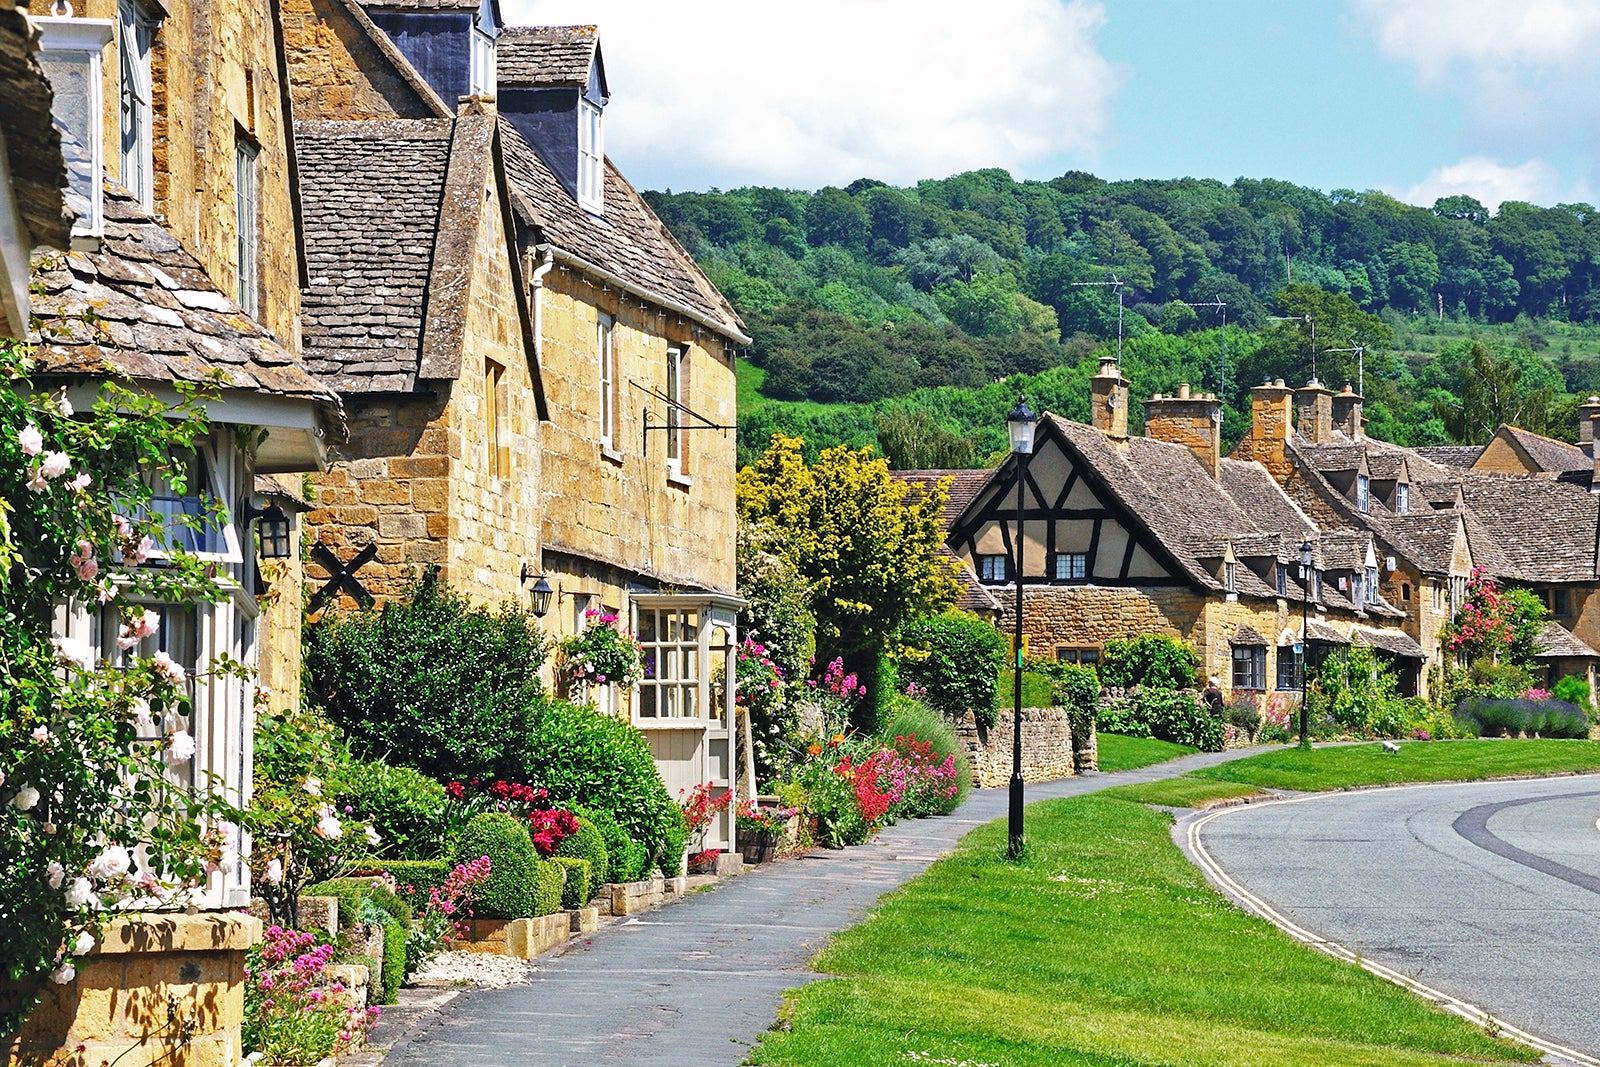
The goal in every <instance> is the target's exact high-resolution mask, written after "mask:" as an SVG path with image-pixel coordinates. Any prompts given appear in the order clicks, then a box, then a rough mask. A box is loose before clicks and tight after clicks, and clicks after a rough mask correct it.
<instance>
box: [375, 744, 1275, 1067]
mask: <svg viewBox="0 0 1600 1067" xmlns="http://www.w3.org/2000/svg"><path fill="white" fill-rule="evenodd" d="M1250 754H1251V753H1249V752H1248V751H1234V752H1227V753H1212V754H1204V755H1195V756H1188V757H1185V758H1183V759H1178V760H1173V761H1171V762H1169V763H1163V764H1160V765H1158V766H1155V767H1148V768H1144V769H1142V770H1137V771H1125V772H1122V773H1118V774H1095V775H1085V776H1082V777H1077V778H1065V779H1061V780H1060V781H1055V782H1043V783H1038V784H1033V785H1029V786H1028V787H1027V799H1028V801H1029V802H1030V803H1031V802H1033V801H1035V800H1043V799H1047V798H1051V797H1064V796H1077V795H1080V794H1083V793H1089V792H1094V791H1095V790H1098V789H1104V788H1106V787H1108V786H1113V785H1125V784H1128V783H1132V782H1150V781H1156V780H1158V779H1162V778H1170V777H1174V776H1176V775H1179V774H1183V773H1185V772H1186V771H1190V770H1194V769H1196V768H1199V767H1204V766H1210V765H1213V764H1216V763H1220V762H1223V761H1225V760H1228V759H1235V758H1238V757H1239V756H1244V755H1250ZM1005 814H1006V791H1005V790H1003V789H988V790H978V791H974V792H973V794H972V796H971V798H970V799H969V800H968V801H967V802H966V803H965V804H964V805H962V807H961V808H960V809H959V810H958V811H956V812H955V814H953V815H948V816H944V817H941V818H933V819H917V820H914V821H911V822H903V823H900V824H899V825H897V826H891V827H889V828H888V829H886V830H884V831H883V832H882V833H880V834H879V835H878V837H877V838H876V839H875V840H874V841H872V842H870V843H868V844H866V845H861V846H858V847H856V848H848V849H844V850H842V851H838V852H828V851H820V850H819V851H816V852H812V853H810V854H809V855H807V856H806V857H804V858H801V859H794V860H785V861H780V862H778V863H773V864H767V865H764V866H763V867H760V868H758V869H756V870H755V871H754V872H752V873H750V874H746V875H743V876H741V877H739V878H735V879H732V880H730V881H728V882H725V883H723V884H722V885H720V886H718V887H717V888H716V889H715V890H714V891H713V892H708V893H697V894H691V895H690V896H689V897H688V898H686V899H685V900H683V901H681V902H679V903H677V904H672V905H669V906H667V907H664V908H661V909H659V910H657V911H653V912H648V913H646V914H644V915H640V916H636V917H630V918H628V919H623V920H620V921H618V922H617V923H616V924H615V925H613V926H610V927H608V928H606V929H604V930H602V931H599V932H598V933H596V934H594V935H593V936H592V937H590V938H587V939H580V940H576V941H574V942H573V943H571V944H570V945H569V946H568V947H567V948H566V949H565V950H563V951H562V952H560V953H558V954H556V955H551V956H546V957H542V958H540V959H539V960H538V961H537V962H536V964H535V967H534V972H533V984H532V985H527V986H515V987H512V988H510V989H504V990H476V991H472V992H468V993H466V994H464V995H462V996H461V997H460V998H459V999H457V1000H456V1001H454V1002H452V1003H451V1004H449V1005H448V1006H447V1007H445V1008H444V1009H443V1010H441V1011H439V1012H438V1013H437V1014H435V1015H433V1016H431V1017H429V1019H428V1020H427V1021H426V1022H424V1023H422V1024H421V1025H420V1026H419V1027H418V1028H417V1029H416V1030H413V1031H411V1032H408V1033H406V1034H405V1035H404V1036H403V1037H401V1038H400V1039H399V1040H398V1041H397V1042H396V1044H395V1047H394V1049H393V1051H392V1052H390V1054H389V1056H388V1057H387V1059H385V1060H384V1064H385V1067H435V1065H440V1064H443V1065H448V1067H500V1065H502V1064H560V1065H563V1067H571V1065H574V1064H584V1065H592V1067H600V1065H604V1067H617V1065H632V1064H639V1065H644V1064H649V1065H651V1067H678V1065H682V1067H718V1065H727V1067H732V1065H735V1064H739V1063H742V1062H743V1061H744V1058H745V1056H746V1054H747V1053H748V1050H749V1048H750V1046H751V1045H752V1044H754V1043H755V1040H756V1038H757V1037H758V1036H759V1035H760V1033H761V1032H762V1031H763V1030H765V1029H767V1028H768V1027H770V1026H771V1025H772V1024H773V1022H774V1021H775V1020H776V1018H777V1014H778V1008H779V1006H780V1005H781V1004H782V1001H783V992H784V990H787V989H793V988H795V987H796V986H800V985H803V984H804V983H806V982H809V981H811V980H812V979H815V978H819V977H822V976H821V975H818V974H816V973H815V972H814V971H812V970H811V969H810V967H809V966H808V964H809V962H810V960H811V959H812V957H814V956H815V955H816V954H817V952H819V951H820V950H821V949H822V947H823V945H824V944H825V943H826V942H827V939H828V937H829V936H830V935H832V934H833V933H834V932H835V931H838V930H842V929H844V928H845V927H847V926H851V925H853V924H854V923H857V922H859V921H861V919H862V918H864V917H865V916H866V914H867V911H868V909H870V908H871V907H872V905H873V904H874V903H875V902H876V901H877V899H878V898H879V897H880V896H882V895H883V894H884V893H886V892H889V891H890V890H892V889H895V888H897V887H899V886H901V885H903V884H904V883H906V882H908V881H910V880H911V879H912V878H914V877H916V876H917V875H918V874H920V873H922V871H923V870H925V869H926V868H927V867H928V865H929V864H930V863H932V862H933V861H934V860H936V859H938V858H939V857H940V856H942V855H944V854H945V853H946V852H948V851H950V849H952V848H953V847H954V846H955V844H956V842H957V841H958V840H960V838H961V836H962V835H963V834H965V833H966V832H967V831H968V830H971V829H972V828H973V827H975V826H978V825H980V824H982V823H985V822H989V821H990V820H993V819H997V818H1003V817H1004V816H1005Z"/></svg>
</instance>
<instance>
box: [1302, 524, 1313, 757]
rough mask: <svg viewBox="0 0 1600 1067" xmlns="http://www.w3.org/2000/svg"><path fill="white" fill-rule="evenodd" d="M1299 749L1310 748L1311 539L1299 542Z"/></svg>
mask: <svg viewBox="0 0 1600 1067" xmlns="http://www.w3.org/2000/svg"><path fill="white" fill-rule="evenodd" d="M1300 581H1301V583H1302V584H1301V595H1300V747H1301V748H1310V747H1311V731H1310V718H1309V711H1308V709H1307V708H1306V677H1307V670H1306V668H1307V661H1308V660H1309V659H1310V658H1311V657H1310V655H1309V653H1310V651H1311V634H1310V632H1309V630H1308V628H1307V626H1306V620H1307V618H1308V617H1309V616H1310V614H1311V538H1309V537H1307V538H1304V539H1302V540H1301V542H1300Z"/></svg>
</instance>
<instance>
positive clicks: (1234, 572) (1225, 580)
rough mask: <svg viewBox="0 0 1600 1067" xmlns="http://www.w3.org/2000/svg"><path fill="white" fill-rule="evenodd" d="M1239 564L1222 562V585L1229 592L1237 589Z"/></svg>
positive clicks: (1234, 591) (1235, 591)
mask: <svg viewBox="0 0 1600 1067" xmlns="http://www.w3.org/2000/svg"><path fill="white" fill-rule="evenodd" d="M1238 568H1239V565H1238V564H1237V563H1224V564H1223V565H1222V586H1223V588H1224V589H1225V590H1226V591H1227V592H1229V593H1237V592H1238V591H1239V584H1238V579H1239V571H1238Z"/></svg>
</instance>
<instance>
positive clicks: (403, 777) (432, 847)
mask: <svg viewBox="0 0 1600 1067" xmlns="http://www.w3.org/2000/svg"><path fill="white" fill-rule="evenodd" d="M339 799H340V800H341V801H342V802H343V803H344V804H348V805H349V806H350V807H352V808H354V809H355V815H356V818H358V819H367V820H369V821H371V823H372V827H373V829H375V830H377V831H378V838H379V847H380V848H381V849H382V850H383V851H384V852H385V853H386V854H388V855H390V856H394V857H395V858H396V859H408V860H425V859H434V858H436V857H438V856H440V855H443V853H444V829H445V801H446V798H445V793H444V786H442V785H440V784H439V783H438V782H436V781H434V780H433V779H432V778H429V777H428V776H427V775H425V774H423V773H421V772H420V771H416V770H413V769H412V768H410V767H400V766H390V765H389V764H387V763H363V762H359V761H358V762H355V763H352V764H351V766H350V769H349V771H348V772H347V773H346V775H345V780H344V783H343V787H342V788H341V790H340V795H339Z"/></svg>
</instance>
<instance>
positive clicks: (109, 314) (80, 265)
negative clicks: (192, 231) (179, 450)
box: [31, 182, 338, 406]
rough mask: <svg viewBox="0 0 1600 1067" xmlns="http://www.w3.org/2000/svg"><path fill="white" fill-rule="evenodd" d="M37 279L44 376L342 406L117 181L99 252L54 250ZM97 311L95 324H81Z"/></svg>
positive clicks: (108, 196) (37, 337) (109, 195)
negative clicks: (116, 378)
mask: <svg viewBox="0 0 1600 1067" xmlns="http://www.w3.org/2000/svg"><path fill="white" fill-rule="evenodd" d="M33 281H34V285H35V290H36V295H35V298H34V301H33V312H34V314H35V315H36V316H37V317H38V318H39V320H40V325H39V329H38V330H37V331H36V332H35V333H34V334H33V335H32V337H31V339H32V340H33V341H34V342H35V343H36V344H37V346H38V347H37V349H36V351H35V357H36V359H37V360H38V365H39V369H40V370H41V371H42V372H44V373H45V374H49V375H80V374H82V375H103V374H105V373H107V372H117V373H121V374H124V375H127V376H128V377H131V378H135V379H139V380H141V381H147V382H200V381H215V382H216V384H218V385H219V386H220V387H222V388H225V389H240V390H248V391H251V392H259V393H267V394H272V395H276V396H284V397H295V398H301V399H305V400H309V401H315V402H318V403H322V404H326V405H330V406H336V405H337V404H338V400H337V399H336V398H335V396H334V395H333V393H332V392H330V391H329V389H328V387H327V386H326V385H325V384H323V383H322V382H320V381H318V380H316V379H315V378H313V377H312V376H311V375H310V374H308V373H307V372H306V369H305V368H304V367H303V366H301V364H300V362H299V360H298V359H297V358H296V357H295V354H294V352H293V351H291V350H290V349H288V348H286V347H285V346H284V345H283V344H282V343H280V342H279V340H278V339H277V338H276V337H275V336H273V334H272V333H271V331H269V330H268V329H267V328H266V327H264V326H262V325H260V324H259V323H257V322H256V321H255V320H254V319H252V318H250V317H249V316H248V315H246V314H245V313H244V312H243V311H241V310H240V308H239V305H238V304H237V303H235V302H234V300H233V299H232V298H231V297H228V296H225V295H223V294H222V293H221V292H220V291H219V290H218V289H217V287H216V286H215V285H214V284H213V283H212V281H211V278H210V276H209V275H208V274H207V273H206V270H205V268H204V267H203V266H202V265H201V263H200V261H199V260H198V259H196V258H195V257H194V256H192V255H190V254H189V252H187V251H186V250H185V249H184V247H183V245H182V244H180V243H179V242H178V239H177V238H176V237H174V236H173V235H172V234H171V233H170V232H169V231H168V230H167V229H166V228H165V227H164V226H162V225H161V224H160V223H159V222H157V221H156V219H155V218H154V217H153V216H151V215H150V214H148V213H147V212H145V211H144V210H143V209H142V208H140V207H139V204H138V202H137V201H136V200H135V199H134V197H133V195H132V194H131V193H129V192H128V191H127V190H126V189H124V188H122V187H121V186H120V185H117V184H115V183H112V182H107V183H106V186H105V236H104V238H103V239H102V241H101V244H100V250H99V251H98V252H67V253H63V254H58V255H54V256H51V257H49V258H47V259H45V260H43V261H41V263H40V264H39V266H38V267H37V269H36V270H35V271H34V275H33ZM39 290H42V293H40V292H39ZM91 312H92V313H93V315H94V320H93V321H84V316H85V315H86V314H88V313H91Z"/></svg>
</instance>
